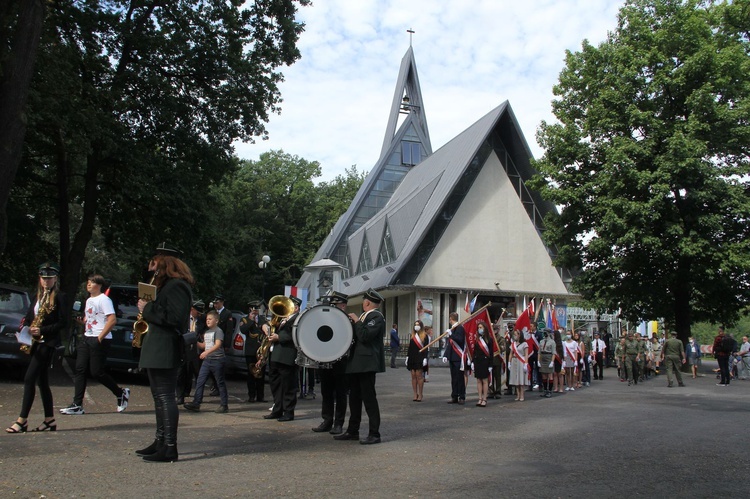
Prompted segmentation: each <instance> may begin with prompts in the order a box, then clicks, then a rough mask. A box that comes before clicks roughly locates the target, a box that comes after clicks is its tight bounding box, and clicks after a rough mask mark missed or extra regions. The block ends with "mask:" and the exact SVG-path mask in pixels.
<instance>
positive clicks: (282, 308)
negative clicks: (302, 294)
mask: <svg viewBox="0 0 750 499" xmlns="http://www.w3.org/2000/svg"><path fill="white" fill-rule="evenodd" d="M268 309H269V310H270V311H271V314H272V315H273V317H272V318H271V322H269V323H268V326H269V327H270V330H269V332H268V334H267V335H264V336H263V341H262V342H261V343H260V346H259V347H258V352H257V355H258V362H257V363H256V364H255V365H254V366H253V367H252V368H250V371H251V373H252V375H253V376H255V377H256V378H258V379H260V378H262V377H263V368H264V367H265V365H266V362H268V352H269V350H271V340H270V337H271V335H272V334H273V333H275V332H276V328H277V327H278V325H279V324H280V323H281V320H282V319H286V318H287V317H289V316H290V315H292V314H293V313H294V302H293V301H292V300H291V299H289V298H287V297H286V296H284V295H276V296H274V297H273V298H271V299H270V300H268Z"/></svg>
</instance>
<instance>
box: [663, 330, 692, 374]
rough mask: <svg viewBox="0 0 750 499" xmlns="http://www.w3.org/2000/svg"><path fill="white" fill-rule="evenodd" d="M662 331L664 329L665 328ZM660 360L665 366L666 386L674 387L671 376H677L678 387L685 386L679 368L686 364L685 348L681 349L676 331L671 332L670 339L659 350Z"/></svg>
mask: <svg viewBox="0 0 750 499" xmlns="http://www.w3.org/2000/svg"><path fill="white" fill-rule="evenodd" d="M664 329H666V327H665V328H664ZM661 358H662V361H664V362H666V364H667V386H668V387H669V388H672V387H673V386H674V385H673V384H672V380H673V377H672V375H673V374H675V375H676V376H677V384H678V385H679V386H685V384H684V383H683V382H682V373H681V372H680V367H681V365H682V364H684V363H685V362H687V359H686V358H685V348H684V347H683V345H682V342H681V341H680V340H678V339H677V332H676V331H672V333H671V337H670V338H669V339H668V340H667V341H665V342H664V348H662V350H661Z"/></svg>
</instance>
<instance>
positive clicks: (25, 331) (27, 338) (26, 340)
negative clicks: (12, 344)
mask: <svg viewBox="0 0 750 499" xmlns="http://www.w3.org/2000/svg"><path fill="white" fill-rule="evenodd" d="M16 339H17V340H18V342H19V343H21V344H23V345H31V342H32V338H31V331H30V330H29V326H24V327H22V328H21V330H20V331H18V332H17V333H16Z"/></svg>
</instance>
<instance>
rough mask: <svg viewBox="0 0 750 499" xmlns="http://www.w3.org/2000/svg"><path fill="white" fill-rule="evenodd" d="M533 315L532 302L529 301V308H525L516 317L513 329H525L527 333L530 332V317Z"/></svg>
mask: <svg viewBox="0 0 750 499" xmlns="http://www.w3.org/2000/svg"><path fill="white" fill-rule="evenodd" d="M533 314H534V300H531V303H529V306H528V307H526V309H525V310H524V311H523V312H521V315H519V316H518V319H516V325H515V326H514V329H518V330H521V331H523V330H524V328H525V329H526V330H527V331H529V330H531V317H532V315H533Z"/></svg>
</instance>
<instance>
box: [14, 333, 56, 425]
mask: <svg viewBox="0 0 750 499" xmlns="http://www.w3.org/2000/svg"><path fill="white" fill-rule="evenodd" d="M54 353H55V347H52V346H48V345H47V344H45V343H37V344H35V345H34V346H33V347H32V352H31V362H29V367H28V368H27V369H26V375H25V376H24V378H23V401H22V402H21V413H20V414H19V416H20V417H22V418H24V419H26V418H28V417H29V412H31V406H32V404H33V403H34V398H35V397H36V386H35V385H39V394H40V395H41V397H42V405H43V406H44V417H45V418H51V417H52V416H53V415H54V413H53V412H52V411H53V408H52V390H51V389H50V387H49V365H50V362H51V361H52V355H53V354H54Z"/></svg>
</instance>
